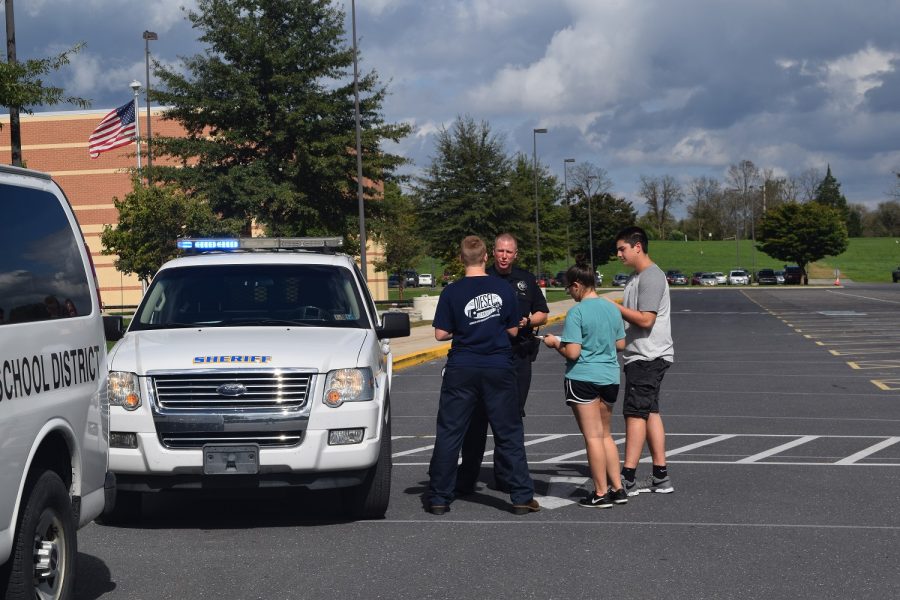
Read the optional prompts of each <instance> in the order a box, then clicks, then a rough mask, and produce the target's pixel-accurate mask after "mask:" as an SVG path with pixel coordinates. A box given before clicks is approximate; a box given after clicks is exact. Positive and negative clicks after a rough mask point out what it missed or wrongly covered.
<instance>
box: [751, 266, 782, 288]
mask: <svg viewBox="0 0 900 600" xmlns="http://www.w3.org/2000/svg"><path fill="white" fill-rule="evenodd" d="M756 283H758V284H759V285H777V284H778V278H777V277H775V271H774V270H773V269H760V270H759V271H758V272H757V273H756Z"/></svg>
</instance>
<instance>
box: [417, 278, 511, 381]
mask: <svg viewBox="0 0 900 600" xmlns="http://www.w3.org/2000/svg"><path fill="white" fill-rule="evenodd" d="M517 323H518V318H517V317H516V295H515V292H514V291H513V289H512V287H511V286H510V285H509V284H507V283H506V282H505V281H503V280H501V279H499V278H495V277H463V278H462V279H460V280H458V281H454V282H453V283H451V284H450V285H448V286H447V287H445V288H444V291H442V292H441V297H440V299H438V305H437V309H436V310H435V313H434V320H433V321H432V325H434V327H435V328H437V329H443V330H444V331H449V332H451V333H452V334H453V341H452V343H451V347H450V353H449V355H448V357H447V365H448V366H451V365H455V366H473V367H506V366H509V362H510V360H511V359H512V354H511V344H510V338H509V334H507V332H506V330H507V329H511V328H513V327H516V325H517Z"/></svg>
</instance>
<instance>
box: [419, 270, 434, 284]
mask: <svg viewBox="0 0 900 600" xmlns="http://www.w3.org/2000/svg"><path fill="white" fill-rule="evenodd" d="M419 285H420V286H428V287H434V277H433V276H432V275H431V273H420V274H419Z"/></svg>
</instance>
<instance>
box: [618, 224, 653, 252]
mask: <svg viewBox="0 0 900 600" xmlns="http://www.w3.org/2000/svg"><path fill="white" fill-rule="evenodd" d="M620 240H621V241H623V242H626V243H628V244H629V245H630V246H631V247H632V248H633V247H634V246H637V245H638V244H640V245H641V248H642V249H643V250H644V254H647V253H648V252H649V251H650V240H648V239H647V232H646V231H644V230H643V229H641V228H640V227H638V226H636V225H631V226H630V227H625V228H624V229H622V230H621V231H619V233H617V234H616V241H617V242H618V241H620Z"/></svg>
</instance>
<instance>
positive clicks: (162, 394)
mask: <svg viewBox="0 0 900 600" xmlns="http://www.w3.org/2000/svg"><path fill="white" fill-rule="evenodd" d="M312 377H313V376H312V374H311V373H271V372H241V371H229V372H218V373H185V374H165V375H162V374H160V375H155V376H153V389H154V391H155V395H156V402H157V404H158V406H159V408H160V409H162V410H202V411H209V410H272V409H281V410H298V409H300V408H303V406H304V405H305V404H306V402H307V400H308V398H309V390H310V386H311V384H312ZM223 392H224V393H223ZM232 394H234V395H232Z"/></svg>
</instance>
